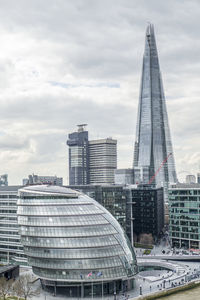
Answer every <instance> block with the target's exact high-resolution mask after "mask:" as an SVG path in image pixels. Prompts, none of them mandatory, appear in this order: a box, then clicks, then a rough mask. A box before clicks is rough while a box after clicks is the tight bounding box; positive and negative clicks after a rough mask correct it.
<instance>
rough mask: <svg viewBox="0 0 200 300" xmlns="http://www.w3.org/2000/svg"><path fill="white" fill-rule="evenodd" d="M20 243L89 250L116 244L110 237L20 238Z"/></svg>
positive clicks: (112, 237) (33, 245)
mask: <svg viewBox="0 0 200 300" xmlns="http://www.w3.org/2000/svg"><path fill="white" fill-rule="evenodd" d="M21 243H22V244H23V245H25V246H32V247H46V248H87V247H88V248H90V247H103V246H112V245H116V244H118V243H117V241H116V239H115V238H114V236H112V235H111V236H107V237H92V238H53V237H52V238H39V237H28V236H22V237H21Z"/></svg>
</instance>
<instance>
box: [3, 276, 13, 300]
mask: <svg viewBox="0 0 200 300" xmlns="http://www.w3.org/2000/svg"><path fill="white" fill-rule="evenodd" d="M12 284H13V280H12V279H10V280H7V279H6V278H5V277H1V278H0V297H1V298H2V299H3V300H5V299H6V296H7V295H8V294H9V293H10V292H11V291H12Z"/></svg>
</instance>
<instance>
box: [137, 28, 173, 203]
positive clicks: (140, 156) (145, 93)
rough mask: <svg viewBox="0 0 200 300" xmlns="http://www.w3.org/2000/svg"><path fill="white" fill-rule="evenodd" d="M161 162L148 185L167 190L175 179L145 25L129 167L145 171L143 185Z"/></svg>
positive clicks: (149, 33) (162, 99) (154, 49)
mask: <svg viewBox="0 0 200 300" xmlns="http://www.w3.org/2000/svg"><path fill="white" fill-rule="evenodd" d="M163 162H165V163H163ZM162 163H163V166H162V168H160V170H159V172H158V173H157V175H156V177H155V178H154V180H153V182H152V183H155V184H156V185H157V186H164V187H167V185H168V183H169V182H171V183H174V182H176V181H177V178H176V169H175V162H174V156H173V149H172V142H171V137H170V130H169V125H168V116H167V108H166V103H165V97H164V89H163V84H162V78H161V72H160V66H159V60H158V53H157V47H156V41H155V34H154V28H153V25H152V24H149V25H148V27H147V31H146V36H145V51H144V57H143V67H142V79H141V90H140V97H139V106H138V119H137V127H136V141H135V149H134V163H133V167H134V169H135V168H138V167H139V168H145V169H148V172H146V171H147V170H146V171H145V172H146V173H148V176H147V178H146V179H145V182H144V183H148V181H149V179H150V178H151V177H152V176H153V175H154V174H155V173H156V171H157V170H158V169H159V167H160V166H161V164H162ZM165 195H166V193H165ZM165 200H166V201H167V196H166V197H165Z"/></svg>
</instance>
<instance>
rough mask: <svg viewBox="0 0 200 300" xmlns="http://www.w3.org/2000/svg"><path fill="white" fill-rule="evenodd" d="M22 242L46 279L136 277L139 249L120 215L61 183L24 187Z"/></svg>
mask: <svg viewBox="0 0 200 300" xmlns="http://www.w3.org/2000/svg"><path fill="white" fill-rule="evenodd" d="M17 213H18V223H19V234H20V236H21V243H22V245H23V246H24V252H25V254H26V255H27V258H28V263H29V264H30V265H31V266H32V268H33V272H34V273H35V274H36V275H38V276H39V277H40V278H41V279H43V280H51V281H52V280H53V281H57V282H59V281H62V282H66V283H67V282H71V283H72V282H82V283H83V282H86V283H87V282H90V281H93V282H98V281H115V280H119V279H120V280H126V279H131V278H133V276H134V275H135V274H136V272H137V264H136V258H135V254H134V251H133V249H132V247H131V245H130V243H129V240H128V239H127V237H126V235H125V233H124V231H123V229H122V228H121V226H120V225H119V223H118V222H117V221H116V219H115V218H114V217H113V216H112V215H111V214H110V213H109V212H108V211H107V210H106V209H105V208H104V207H103V206H101V205H100V204H99V203H98V202H96V201H95V200H94V199H92V198H90V197H88V196H86V195H84V194H81V193H79V192H77V191H74V190H71V189H68V188H64V187H58V186H48V185H39V186H28V187H25V188H22V189H20V190H19V199H18V212H17Z"/></svg>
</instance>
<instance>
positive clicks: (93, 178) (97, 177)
mask: <svg viewBox="0 0 200 300" xmlns="http://www.w3.org/2000/svg"><path fill="white" fill-rule="evenodd" d="M116 168H117V141H116V140H113V139H112V138H107V139H99V140H93V141H89V173H90V184H95V183H108V184H109V183H114V181H115V179H114V174H115V170H116Z"/></svg>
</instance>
